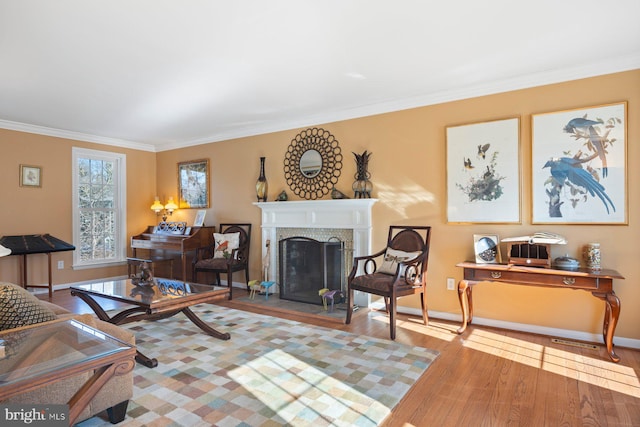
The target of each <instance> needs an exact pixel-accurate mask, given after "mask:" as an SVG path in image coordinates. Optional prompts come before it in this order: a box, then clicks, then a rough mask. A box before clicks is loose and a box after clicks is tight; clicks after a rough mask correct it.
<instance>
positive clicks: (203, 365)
mask: <svg viewBox="0 0 640 427" xmlns="http://www.w3.org/2000/svg"><path fill="white" fill-rule="evenodd" d="M193 311H194V312H195V313H196V314H197V315H198V316H199V317H200V318H201V319H203V320H205V321H206V322H208V323H210V324H212V325H213V326H214V327H215V328H216V329H218V330H219V331H222V332H229V333H230V334H231V339H230V340H229V341H221V340H218V339H215V338H213V337H210V336H208V335H205V334H204V333H202V332H201V331H200V329H199V328H197V327H196V326H195V325H193V324H192V323H191V322H190V321H189V320H188V319H187V318H186V317H184V316H183V315H182V314H179V315H177V316H175V317H173V318H171V319H165V320H160V321H156V322H138V323H132V324H129V325H125V327H127V328H129V329H130V330H132V331H133V332H134V333H135V335H136V341H137V343H138V347H139V349H140V350H141V351H142V352H143V353H145V354H146V355H147V356H149V357H155V358H157V359H158V366H157V367H156V368H154V369H149V368H146V367H144V366H142V365H140V364H138V365H137V366H136V368H135V371H134V373H135V379H134V397H133V400H131V401H130V402H129V409H128V412H127V418H126V420H125V421H124V422H123V423H122V424H120V425H123V426H190V427H191V426H252V427H253V426H265V427H269V426H281V425H290V426H323V425H325V426H329V425H335V426H375V425H378V424H379V423H380V422H382V421H383V420H384V419H385V417H386V416H387V415H389V413H390V412H391V410H392V409H393V407H394V406H395V405H396V404H397V403H398V402H399V401H400V399H401V398H402V397H403V396H404V395H405V394H406V393H407V391H408V390H409V389H410V388H411V386H412V385H413V384H414V382H415V381H416V380H417V379H418V378H419V377H420V376H421V375H422V374H423V373H424V372H425V371H426V370H427V368H428V367H429V365H430V364H431V362H433V361H434V360H435V359H436V358H437V356H438V353H437V352H436V351H434V350H429V349H426V348H420V347H410V346H406V345H403V344H398V343H395V342H393V341H389V340H382V339H376V338H371V337H366V336H358V335H354V334H350V333H347V332H343V331H339V330H335V329H327V328H321V327H316V326H311V325H306V324H304V323H300V322H295V321H291V320H286V319H280V318H276V317H271V316H265V315H260V314H254V313H249V312H244V311H240V310H234V309H229V308H223V307H219V306H215V305H208V304H202V305H199V306H196V307H194V308H193ZM110 425H111V424H110V423H108V422H107V421H104V420H102V419H100V418H98V417H94V418H91V419H89V420H86V421H84V422H82V423H80V426H81V427H94V426H110Z"/></svg>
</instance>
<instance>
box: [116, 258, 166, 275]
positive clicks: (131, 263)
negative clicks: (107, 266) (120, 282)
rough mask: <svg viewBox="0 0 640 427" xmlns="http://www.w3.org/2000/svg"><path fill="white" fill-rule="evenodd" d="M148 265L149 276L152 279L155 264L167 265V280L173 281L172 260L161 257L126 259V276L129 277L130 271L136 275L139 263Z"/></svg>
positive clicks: (154, 273)
mask: <svg viewBox="0 0 640 427" xmlns="http://www.w3.org/2000/svg"><path fill="white" fill-rule="evenodd" d="M143 262H144V263H146V264H149V267H150V268H151V274H153V277H156V272H155V267H156V264H162V263H169V277H167V278H168V279H173V258H161V257H150V258H134V257H127V274H128V276H129V277H131V271H133V274H138V267H139V266H140V264H141V263H143Z"/></svg>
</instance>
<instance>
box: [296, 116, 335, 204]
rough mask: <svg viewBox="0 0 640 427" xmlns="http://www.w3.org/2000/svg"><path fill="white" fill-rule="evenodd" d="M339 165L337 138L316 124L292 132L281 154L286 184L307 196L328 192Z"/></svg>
mask: <svg viewBox="0 0 640 427" xmlns="http://www.w3.org/2000/svg"><path fill="white" fill-rule="evenodd" d="M341 169H342V154H341V151H340V146H339V145H338V141H337V140H336V139H335V137H334V136H333V135H331V133H329V132H328V131H326V130H324V129H320V128H309V129H307V130H303V131H302V132H300V133H299V134H298V135H296V137H295V138H293V139H292V140H291V144H289V148H288V149H287V153H286V154H285V157H284V177H285V179H286V180H287V184H288V185H289V188H291V190H292V191H293V192H294V193H295V194H297V195H298V196H300V197H302V198H304V199H307V200H308V199H314V200H315V199H318V198H320V197H322V196H324V195H325V194H328V193H329V191H331V189H332V188H333V186H334V185H335V184H336V183H337V182H338V178H339V177H340V170H341Z"/></svg>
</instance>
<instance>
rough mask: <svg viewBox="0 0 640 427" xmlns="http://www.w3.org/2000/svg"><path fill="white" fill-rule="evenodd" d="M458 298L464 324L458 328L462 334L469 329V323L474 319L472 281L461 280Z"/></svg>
mask: <svg viewBox="0 0 640 427" xmlns="http://www.w3.org/2000/svg"><path fill="white" fill-rule="evenodd" d="M458 300H459V301H460V310H462V325H461V326H460V327H459V328H458V331H457V332H458V333H459V334H461V333H463V332H464V331H465V329H467V325H468V324H469V323H471V320H473V300H472V296H471V283H470V282H469V281H468V280H461V281H460V282H459V283H458Z"/></svg>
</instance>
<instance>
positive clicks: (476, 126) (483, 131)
mask: <svg viewBox="0 0 640 427" xmlns="http://www.w3.org/2000/svg"><path fill="white" fill-rule="evenodd" d="M446 151H447V222H448V223H454V224H455V223H459V224H465V223H484V224H489V223H501V224H509V223H513V224H520V222H521V219H520V118H519V117H513V118H507V119H500V120H494V121H488V122H481V123H471V124H464V125H458V126H448V127H447V128H446Z"/></svg>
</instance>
